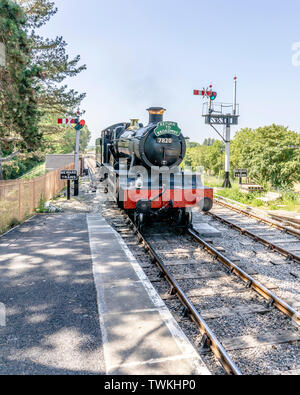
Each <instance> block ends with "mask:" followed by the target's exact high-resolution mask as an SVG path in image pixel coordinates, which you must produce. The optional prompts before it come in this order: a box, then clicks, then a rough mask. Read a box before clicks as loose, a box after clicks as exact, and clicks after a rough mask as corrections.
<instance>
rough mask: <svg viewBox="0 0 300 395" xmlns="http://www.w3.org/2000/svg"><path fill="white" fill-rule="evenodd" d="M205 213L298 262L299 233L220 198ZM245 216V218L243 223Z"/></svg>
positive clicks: (299, 249) (299, 256)
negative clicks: (212, 207) (209, 210)
mask: <svg viewBox="0 0 300 395" xmlns="http://www.w3.org/2000/svg"><path fill="white" fill-rule="evenodd" d="M215 203H216V204H215V206H214V209H213V210H212V211H211V212H209V213H208V214H207V215H208V216H210V217H212V218H214V219H215V220H217V221H219V222H221V223H223V224H226V225H228V226H229V227H230V228H232V229H236V230H238V231H239V232H240V233H241V234H243V235H246V236H249V237H251V238H252V239H253V240H255V241H257V242H260V243H261V244H263V245H264V246H266V247H268V248H269V249H270V250H272V251H277V252H278V253H279V254H281V255H283V256H285V257H286V258H287V260H289V261H291V260H293V261H295V262H297V263H300V233H299V232H297V231H296V230H293V229H291V228H290V227H286V226H284V225H282V224H280V223H279V222H274V221H271V220H268V219H266V218H263V217H259V216H257V215H255V214H253V213H250V212H247V211H245V210H242V209H239V208H237V207H235V206H232V205H229V204H228V203H225V202H223V201H220V200H216V201H215ZM245 218H247V220H246V223H245Z"/></svg>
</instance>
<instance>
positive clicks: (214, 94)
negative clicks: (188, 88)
mask: <svg viewBox="0 0 300 395" xmlns="http://www.w3.org/2000/svg"><path fill="white" fill-rule="evenodd" d="M194 96H202V97H203V98H205V97H207V98H209V99H210V100H212V101H214V100H216V98H217V92H213V90H212V85H210V87H209V88H208V89H204V88H203V89H202V90H197V89H194Z"/></svg>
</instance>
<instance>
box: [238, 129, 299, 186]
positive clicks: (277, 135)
mask: <svg viewBox="0 0 300 395" xmlns="http://www.w3.org/2000/svg"><path fill="white" fill-rule="evenodd" d="M232 164H233V166H234V167H236V168H247V169H248V170H249V176H250V178H252V179H253V180H254V181H256V182H258V183H259V184H263V185H265V184H268V183H269V184H270V185H271V186H273V187H279V188H291V187H292V186H293V184H294V183H295V182H298V181H300V135H299V134H298V133H296V132H292V131H289V130H288V128H286V127H284V126H279V125H274V124H273V125H271V126H265V127H263V128H258V129H256V130H252V129H242V130H241V131H240V132H238V133H237V134H236V136H235V138H234V140H233V142H232Z"/></svg>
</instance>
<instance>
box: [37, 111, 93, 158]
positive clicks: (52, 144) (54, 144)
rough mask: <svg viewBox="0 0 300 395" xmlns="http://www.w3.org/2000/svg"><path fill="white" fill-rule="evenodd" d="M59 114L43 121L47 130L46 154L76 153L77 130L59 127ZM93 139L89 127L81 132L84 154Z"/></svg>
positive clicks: (46, 116) (47, 116) (49, 116)
mask: <svg viewBox="0 0 300 395" xmlns="http://www.w3.org/2000/svg"><path fill="white" fill-rule="evenodd" d="M58 117H59V114H48V115H45V116H44V117H43V119H42V124H43V127H44V129H45V131H46V132H45V133H44V138H45V143H44V144H45V152H46V153H49V154H54V153H56V154H70V153H72V152H75V136H76V131H75V129H74V128H73V127H72V128H71V127H69V126H61V125H57V118H58ZM90 139H91V133H90V131H89V129H88V127H87V126H85V127H84V128H83V129H81V131H80V152H84V151H85V150H86V149H87V147H88V144H89V141H90Z"/></svg>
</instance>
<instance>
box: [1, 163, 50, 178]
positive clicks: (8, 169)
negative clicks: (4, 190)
mask: <svg viewBox="0 0 300 395" xmlns="http://www.w3.org/2000/svg"><path fill="white" fill-rule="evenodd" d="M42 162H44V158H28V159H25V160H23V161H21V160H19V159H14V160H12V161H11V162H9V163H3V177H4V180H14V179H16V178H19V177H22V175H24V174H25V173H27V172H29V171H30V170H32V169H33V168H34V167H35V166H37V165H38V164H39V163H42Z"/></svg>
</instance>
